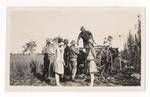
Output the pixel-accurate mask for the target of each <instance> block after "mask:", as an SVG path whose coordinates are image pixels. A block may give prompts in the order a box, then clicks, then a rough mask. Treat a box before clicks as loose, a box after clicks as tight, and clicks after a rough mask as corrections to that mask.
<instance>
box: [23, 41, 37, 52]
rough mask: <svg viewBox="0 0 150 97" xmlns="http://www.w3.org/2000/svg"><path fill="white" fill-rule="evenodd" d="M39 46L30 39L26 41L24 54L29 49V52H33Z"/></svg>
mask: <svg viewBox="0 0 150 97" xmlns="http://www.w3.org/2000/svg"><path fill="white" fill-rule="evenodd" d="M36 47H37V44H36V42H35V41H29V42H27V43H25V45H24V46H23V54H25V53H26V52H27V51H29V54H33V53H34V51H35V50H36V49H35V48H36Z"/></svg>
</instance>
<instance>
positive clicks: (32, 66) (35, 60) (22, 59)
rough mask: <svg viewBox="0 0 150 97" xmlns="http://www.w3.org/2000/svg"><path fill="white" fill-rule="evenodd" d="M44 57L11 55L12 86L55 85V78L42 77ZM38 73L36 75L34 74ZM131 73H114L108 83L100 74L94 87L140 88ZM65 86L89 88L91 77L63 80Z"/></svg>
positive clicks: (80, 76)
mask: <svg viewBox="0 0 150 97" xmlns="http://www.w3.org/2000/svg"><path fill="white" fill-rule="evenodd" d="M43 57H44V56H43V55H41V54H35V55H34V57H33V56H31V55H23V54H11V55H10V85H12V86H18V85H19V86H48V85H52V86H54V85H55V78H52V79H51V80H46V79H44V78H43V77H42V72H43ZM35 71H36V73H34V72H35ZM129 73H130V72H129V71H122V72H120V73H114V74H113V77H111V78H109V80H108V81H103V80H102V79H101V78H100V76H99V74H96V79H95V83H94V86H139V85H140V80H139V79H138V80H137V79H136V78H135V77H131V76H130V75H131V74H129ZM61 84H62V85H63V86H88V84H89V76H87V77H86V78H85V76H84V75H83V74H81V75H77V80H76V81H75V82H72V81H69V80H68V81H64V80H61Z"/></svg>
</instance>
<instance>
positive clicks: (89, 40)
mask: <svg viewBox="0 0 150 97" xmlns="http://www.w3.org/2000/svg"><path fill="white" fill-rule="evenodd" d="M80 30H81V32H80V34H79V36H78V38H77V41H76V40H72V41H71V42H70V43H69V41H68V40H67V39H64V40H63V39H58V38H55V39H51V38H48V39H47V40H46V46H45V47H44V48H43V50H42V53H43V54H44V70H43V77H44V78H46V79H51V77H55V80H56V85H57V86H61V84H60V78H64V77H66V76H70V80H72V81H75V80H76V73H77V69H78V68H77V58H78V55H79V47H78V45H79V40H80V39H82V40H83V48H84V49H83V52H84V57H85V59H84V63H85V65H84V72H83V73H84V74H85V75H87V74H90V84H89V86H93V84H94V79H95V76H94V74H95V73H96V72H97V66H96V63H95V60H96V51H95V49H94V45H96V43H95V41H94V38H93V35H92V33H91V32H90V31H88V30H86V29H85V28H84V27H83V26H82V27H81V29H80ZM111 38H112V37H109V38H108V40H107V41H105V42H106V43H104V44H107V43H110V42H108V41H110V40H111ZM109 45H110V44H109Z"/></svg>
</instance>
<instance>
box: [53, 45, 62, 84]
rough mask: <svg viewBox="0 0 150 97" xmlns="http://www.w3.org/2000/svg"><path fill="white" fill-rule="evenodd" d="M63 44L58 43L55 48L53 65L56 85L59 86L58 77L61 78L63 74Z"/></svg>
mask: <svg viewBox="0 0 150 97" xmlns="http://www.w3.org/2000/svg"><path fill="white" fill-rule="evenodd" d="M63 54H64V44H63V42H60V43H59V44H58V46H57V47H56V60H55V63H54V71H55V79H56V85H57V86H60V77H63V74H64V59H63Z"/></svg>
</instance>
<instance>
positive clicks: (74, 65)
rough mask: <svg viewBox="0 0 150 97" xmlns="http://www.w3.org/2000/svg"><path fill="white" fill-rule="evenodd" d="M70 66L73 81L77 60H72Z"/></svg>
mask: <svg viewBox="0 0 150 97" xmlns="http://www.w3.org/2000/svg"><path fill="white" fill-rule="evenodd" d="M72 66H73V69H72V79H74V78H75V76H76V72H77V60H76V59H74V60H72Z"/></svg>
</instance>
